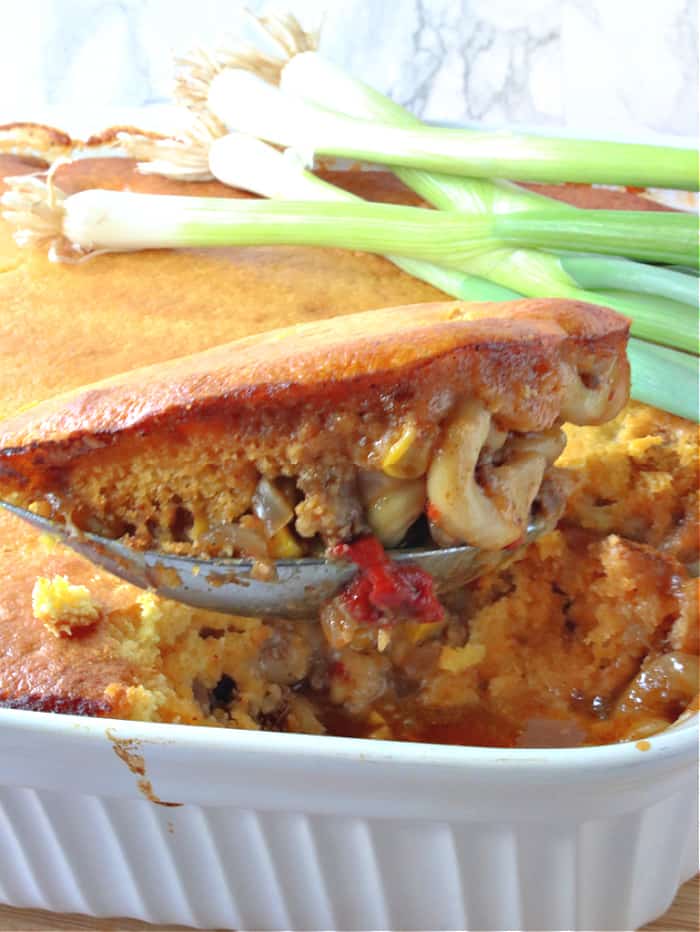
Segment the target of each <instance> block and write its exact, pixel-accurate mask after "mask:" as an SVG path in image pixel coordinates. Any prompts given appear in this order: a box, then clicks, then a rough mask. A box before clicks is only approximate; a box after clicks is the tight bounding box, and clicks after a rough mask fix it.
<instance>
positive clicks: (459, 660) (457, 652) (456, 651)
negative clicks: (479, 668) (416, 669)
mask: <svg viewBox="0 0 700 932" xmlns="http://www.w3.org/2000/svg"><path fill="white" fill-rule="evenodd" d="M485 656H486V647H485V646H484V645H483V644H465V645H464V647H443V649H442V650H441V651H440V663H439V666H440V669H441V670H445V671H447V672H448V673H463V672H464V671H465V670H468V669H469V667H474V666H476V664H477V663H481V661H482V660H483V659H484V657H485Z"/></svg>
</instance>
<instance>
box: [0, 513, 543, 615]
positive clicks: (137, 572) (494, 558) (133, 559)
mask: <svg viewBox="0 0 700 932" xmlns="http://www.w3.org/2000/svg"><path fill="white" fill-rule="evenodd" d="M0 506H1V507H3V508H5V509H6V510H7V511H9V512H11V513H12V514H13V515H16V516H17V517H18V518H22V519H23V520H24V521H28V522H29V524H32V525H34V527H36V528H39V530H41V531H45V532H46V533H48V534H54V535H56V536H58V537H60V538H61V540H62V541H63V542H64V543H65V544H67V545H68V546H69V547H71V548H72V549H73V550H75V551H77V552H78V553H80V554H82V556H84V557H86V558H87V559H88V560H90V561H91V562H92V563H96V564H98V565H99V566H102V567H104V568H105V569H106V570H108V571H109V572H110V573H114V575H115V576H119V577H120V578H121V579H125V580H126V581H127V582H130V583H133V584H134V585H136V586H140V587H141V588H142V589H153V590H155V591H156V592H158V594H159V595H162V596H164V597H165V598H168V599H175V600H176V601H177V602H184V603H185V604H186V605H194V606H195V607H197V608H206V609H209V610H211V611H216V612H225V613H227V614H230V615H247V616H254V617H262V616H265V615H276V616H278V617H282V618H311V617H313V615H314V614H315V613H316V612H317V611H318V609H319V608H320V607H321V604H322V603H323V602H324V601H326V599H329V598H332V597H333V596H334V595H336V594H337V593H338V591H339V590H340V589H341V588H342V587H343V586H344V585H345V584H346V583H347V582H349V581H350V580H351V579H352V577H353V576H354V575H355V573H356V571H357V568H356V567H355V565H354V564H352V563H346V562H344V561H331V560H324V559H322V558H318V557H305V558H303V559H301V560H275V561H273V563H272V567H273V568H274V570H273V573H272V578H270V579H260V578H257V575H258V574H256V572H255V571H254V567H255V565H256V564H255V561H254V560H248V559H232V558H222V559H210V558H198V557H181V556H175V555H173V554H169V553H160V552H159V551H155V550H145V551H142V550H134V549H132V548H131V547H128V546H126V545H125V544H122V543H120V542H119V541H117V540H110V539H109V538H106V537H100V536H99V535H98V534H90V533H88V532H84V531H79V530H78V529H77V528H74V527H68V526H66V525H64V524H59V523H58V522H55V521H52V520H51V519H49V518H42V517H40V516H39V515H35V514H33V512H31V511H27V510H26V509H24V508H19V507H18V506H17V505H10V504H9V503H8V502H3V501H1V500H0ZM556 520H557V516H556V515H552V516H544V517H541V518H540V517H538V518H537V519H533V520H532V521H531V523H530V524H529V525H528V529H527V533H526V535H525V538H524V540H523V542H522V545H521V546H522V547H524V546H526V545H527V544H529V543H531V542H532V541H533V540H535V539H536V538H537V537H539V536H540V535H541V534H544V533H546V532H547V531H550V530H552V528H553V527H554V525H555V524H556ZM519 550H520V547H510V548H508V549H505V550H492V551H487V550H480V549H479V548H478V547H467V546H462V547H446V548H444V549H434V550H428V549H424V548H417V549H406V550H390V551H389V556H390V557H391V558H392V560H394V561H395V562H396V563H412V564H415V565H418V566H420V567H421V569H424V570H426V572H428V573H430V575H431V576H433V578H434V579H435V583H436V587H437V590H438V592H449V591H450V590H452V589H456V588H458V587H459V586H461V585H463V584H464V583H466V582H469V580H470V579H475V578H476V577H477V576H481V575H483V574H484V573H486V572H488V571H489V570H493V569H496V568H497V567H499V566H501V565H503V564H505V563H507V562H509V561H510V560H512V558H513V556H515V555H516V554H517V553H518V551H519Z"/></svg>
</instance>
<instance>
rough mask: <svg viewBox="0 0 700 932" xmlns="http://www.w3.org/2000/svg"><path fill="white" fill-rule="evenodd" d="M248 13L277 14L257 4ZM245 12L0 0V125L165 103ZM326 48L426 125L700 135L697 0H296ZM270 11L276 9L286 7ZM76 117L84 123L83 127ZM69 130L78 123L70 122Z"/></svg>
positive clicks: (178, 5)
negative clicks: (182, 65) (197, 56)
mask: <svg viewBox="0 0 700 932" xmlns="http://www.w3.org/2000/svg"><path fill="white" fill-rule="evenodd" d="M247 5H248V6H249V7H251V8H253V9H261V8H267V9H269V8H270V6H271V5H270V4H269V3H265V2H263V0H249V2H248V4H247ZM242 6H243V3H242V2H240V0H0V12H1V14H2V15H1V17H0V38H1V39H2V54H0V88H2V90H1V91H0V122H5V121H10V120H24V119H36V120H45V121H48V122H54V123H58V124H62V125H64V126H66V127H67V128H69V129H71V128H74V126H75V121H76V120H78V121H79V122H80V124H81V127H80V128H82V126H83V125H86V126H88V127H89V129H91V130H95V129H98V128H101V127H102V126H104V125H107V124H109V123H111V122H116V121H118V120H119V119H120V117H122V116H125V115H128V113H129V112H130V110H131V108H134V107H141V106H143V105H148V106H153V105H154V104H161V103H162V102H163V101H166V100H167V99H168V97H169V93H170V83H171V75H172V65H171V60H172V54H173V52H174V51H176V52H183V51H186V50H187V49H188V48H189V47H190V46H191V45H193V44H194V43H195V42H197V41H199V42H203V43H206V44H213V43H216V42H218V41H221V39H222V38H223V37H224V36H225V34H226V33H236V32H237V31H239V30H240V20H239V19H238V16H237V11H240V9H241V7H242ZM285 6H288V7H291V8H292V9H293V10H294V11H295V12H297V13H298V15H299V16H300V17H301V18H302V20H304V21H305V22H306V23H308V24H313V23H315V22H317V21H318V18H319V16H320V15H321V13H322V11H324V10H325V28H324V32H323V41H322V48H323V50H324V51H325V52H326V53H327V54H328V55H329V56H330V57H332V58H334V59H335V60H336V61H338V62H340V63H342V64H345V65H346V66H348V67H349V68H350V69H351V70H352V71H353V72H354V73H355V74H357V75H358V76H361V77H363V78H365V79H366V80H369V81H370V82H371V83H373V84H375V85H376V86H378V87H379V88H381V89H382V90H385V91H388V92H390V93H391V94H393V95H394V96H395V97H396V98H397V99H398V100H400V101H401V102H402V103H404V104H408V105H409V106H410V107H412V108H413V109H414V111H415V112H416V113H418V114H419V115H422V116H425V117H428V118H432V119H447V120H455V121H464V120H468V121H478V122H484V123H487V124H491V125H502V124H505V123H510V124H513V123H524V124H530V125H532V124H538V125H543V126H561V127H568V128H569V129H571V130H573V131H577V132H586V133H591V132H600V133H605V134H606V135H608V136H612V135H615V136H623V137H624V136H637V137H643V136H648V135H649V134H651V133H675V134H680V135H694V134H696V133H697V128H698V91H697V87H698V77H697V72H698V66H697V0H325V2H324V0H289V3H288V4H286V5H285ZM272 8H273V9H275V8H279V4H277V6H275V4H272ZM76 115H77V116H76ZM68 124H71V125H68Z"/></svg>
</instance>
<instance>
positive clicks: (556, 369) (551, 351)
mask: <svg viewBox="0 0 700 932" xmlns="http://www.w3.org/2000/svg"><path fill="white" fill-rule="evenodd" d="M628 329H629V323H628V321H627V320H626V319H624V318H622V317H620V316H619V315H618V314H615V313H614V312H613V311H609V310H607V309H604V308H600V307H596V306H593V305H586V304H583V303H578V302H573V301H563V300H547V299H533V300H524V301H518V302H507V303H502V304H498V303H489V304H487V303H481V304H467V303H463V302H457V301H454V302H445V303H438V304H416V305H412V306H408V307H402V308H388V309H384V310H378V311H370V312H366V313H363V314H355V315H351V316H349V317H345V318H344V319H343V320H342V321H341V320H339V319H338V318H335V319H332V320H328V321H320V322H318V323H311V324H300V325H296V326H294V327H289V328H284V329H282V330H276V331H270V332H268V333H263V334H258V335H256V336H252V337H248V338H246V339H243V340H239V341H236V342H234V343H229V344H225V345H224V346H219V347H215V348H213V349H211V350H207V351H205V352H203V353H199V354H196V355H194V356H189V357H185V358H184V359H178V360H173V361H171V362H167V363H162V364H160V365H158V366H153V367H149V368H146V369H141V370H136V371H133V372H130V373H127V374H125V375H122V376H117V377H115V378H112V379H109V380H107V381H105V382H102V383H97V384H94V385H90V386H87V387H86V388H83V389H79V390H78V391H76V392H72V393H69V394H68V395H63V396H59V397H58V398H54V399H50V400H49V401H46V402H44V403H43V404H41V405H39V406H37V407H36V408H33V409H30V410H29V411H26V412H24V413H21V414H19V415H17V416H16V417H14V418H10V419H8V420H6V421H5V422H4V423H3V424H0V456H2V457H3V460H4V463H3V465H2V466H0V472H2V471H3V469H9V470H13V469H14V468H15V462H16V460H17V458H18V457H21V456H22V455H23V454H25V453H29V452H30V451H31V460H32V461H33V462H35V463H40V464H42V465H45V464H59V463H63V462H65V461H66V459H67V458H72V457H74V456H78V455H80V454H81V453H83V452H85V451H86V450H88V449H91V448H92V447H93V446H94V443H95V441H98V442H104V440H105V438H106V437H107V436H109V435H116V434H120V433H122V432H123V431H128V430H134V429H139V430H140V431H146V432H150V431H151V430H152V429H153V428H154V426H156V425H159V426H160V425H162V424H163V422H164V421H166V420H167V421H168V422H178V423H179V422H183V421H187V422H192V421H193V420H197V419H200V418H202V417H209V416H211V415H213V414H216V415H217V416H222V415H223V416H236V417H240V416H241V415H242V414H243V413H245V414H246V415H247V414H249V413H251V414H252V413H253V412H254V411H255V409H256V408H257V409H260V408H267V407H270V406H274V407H276V408H286V409H288V408H290V407H292V406H298V405H300V404H306V403H308V402H312V403H316V402H317V403H318V404H324V405H325V404H328V403H331V404H332V403H333V402H334V401H335V400H342V402H343V403H344V404H346V405H347V404H350V405H351V406H352V404H353V399H355V400H356V403H357V404H358V405H359V404H360V403H361V402H362V401H363V400H364V399H365V398H366V397H367V396H368V395H371V396H377V395H378V394H387V393H390V394H392V395H397V394H401V393H402V392H403V393H406V392H410V391H411V389H412V386H413V385H414V383H415V382H416V381H417V380H421V381H423V380H429V381H433V380H434V379H435V378H436V377H437V378H438V379H439V375H438V371H436V367H437V368H438V370H442V371H443V372H444V376H445V380H446V381H445V387H453V386H454V388H455V390H456V391H457V392H458V393H459V394H470V395H472V396H474V397H478V398H480V399H482V400H484V402H485V403H486V404H487V407H488V408H489V410H491V411H492V412H493V413H494V414H497V415H499V416H500V418H501V421H502V423H503V424H504V426H505V427H507V428H509V429H525V430H543V429H546V428H548V427H550V426H551V425H552V423H554V422H555V421H556V420H557V419H558V417H559V416H560V411H561V407H562V397H563V392H564V390H565V388H566V385H567V384H568V380H569V379H570V378H572V377H576V370H577V369H578V368H580V367H583V368H584V369H585V367H586V365H587V362H588V357H589V356H594V357H598V356H602V357H604V358H606V359H608V358H616V359H617V360H619V362H620V364H624V363H623V359H624V350H625V345H626V337H627V332H628ZM572 366H573V368H572ZM624 400H625V397H622V398H621V399H620V406H621V404H622V403H623V402H624ZM618 410H619V408H618Z"/></svg>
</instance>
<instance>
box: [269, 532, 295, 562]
mask: <svg viewBox="0 0 700 932" xmlns="http://www.w3.org/2000/svg"><path fill="white" fill-rule="evenodd" d="M268 548H269V551H270V556H271V557H273V559H275V560H296V559H298V558H299V557H302V556H303V555H304V551H303V550H302V548H301V545H300V544H299V541H298V540H297V539H296V538H295V537H294V534H292V532H291V531H290V530H289V528H288V527H283V528H280V530H279V531H277V533H276V534H273V535H272V537H271V538H270V540H269V541H268Z"/></svg>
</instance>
